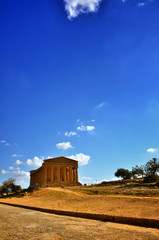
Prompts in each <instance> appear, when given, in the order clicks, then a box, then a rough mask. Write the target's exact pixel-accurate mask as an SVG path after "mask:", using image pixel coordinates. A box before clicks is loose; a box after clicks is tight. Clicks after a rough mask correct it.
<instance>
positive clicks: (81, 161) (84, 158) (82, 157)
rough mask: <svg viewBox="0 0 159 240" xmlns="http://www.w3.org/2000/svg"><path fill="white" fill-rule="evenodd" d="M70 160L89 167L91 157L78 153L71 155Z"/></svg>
mask: <svg viewBox="0 0 159 240" xmlns="http://www.w3.org/2000/svg"><path fill="white" fill-rule="evenodd" d="M68 158H71V159H74V160H77V161H78V162H79V165H80V166H83V165H87V164H88V162H89V160H90V158H91V157H90V156H89V155H85V154H83V153H78V154H76V155H71V156H69V157H68Z"/></svg>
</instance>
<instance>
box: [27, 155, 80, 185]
mask: <svg viewBox="0 0 159 240" xmlns="http://www.w3.org/2000/svg"><path fill="white" fill-rule="evenodd" d="M58 185H61V186H67V185H80V183H79V182H78V161H76V160H72V159H69V158H66V157H57V158H50V159H46V160H44V162H43V164H42V166H41V167H40V168H38V169H36V170H32V171H30V187H34V186H41V187H46V186H48V187H49V186H58Z"/></svg>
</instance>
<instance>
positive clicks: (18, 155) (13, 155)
mask: <svg viewBox="0 0 159 240" xmlns="http://www.w3.org/2000/svg"><path fill="white" fill-rule="evenodd" d="M22 156H23V155H21V154H12V157H22Z"/></svg>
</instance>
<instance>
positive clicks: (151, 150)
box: [147, 148, 157, 153]
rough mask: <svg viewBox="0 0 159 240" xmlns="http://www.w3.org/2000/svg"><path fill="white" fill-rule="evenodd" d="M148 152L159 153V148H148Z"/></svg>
mask: <svg viewBox="0 0 159 240" xmlns="http://www.w3.org/2000/svg"><path fill="white" fill-rule="evenodd" d="M147 152H148V153H154V152H157V148H148V149H147Z"/></svg>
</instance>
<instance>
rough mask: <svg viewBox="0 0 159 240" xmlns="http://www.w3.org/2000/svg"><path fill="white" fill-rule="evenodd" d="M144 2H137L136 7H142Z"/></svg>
mask: <svg viewBox="0 0 159 240" xmlns="http://www.w3.org/2000/svg"><path fill="white" fill-rule="evenodd" d="M145 4H146V3H144V2H139V3H138V4H137V5H138V7H143V6H144V5H145Z"/></svg>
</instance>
